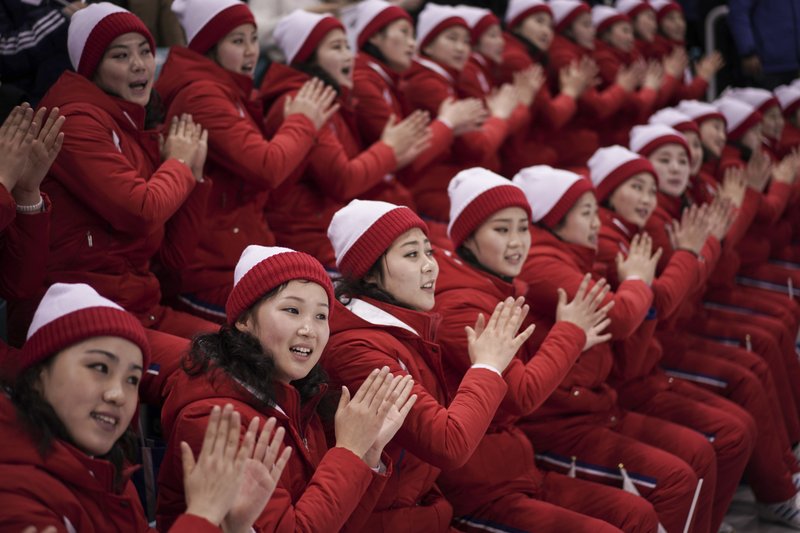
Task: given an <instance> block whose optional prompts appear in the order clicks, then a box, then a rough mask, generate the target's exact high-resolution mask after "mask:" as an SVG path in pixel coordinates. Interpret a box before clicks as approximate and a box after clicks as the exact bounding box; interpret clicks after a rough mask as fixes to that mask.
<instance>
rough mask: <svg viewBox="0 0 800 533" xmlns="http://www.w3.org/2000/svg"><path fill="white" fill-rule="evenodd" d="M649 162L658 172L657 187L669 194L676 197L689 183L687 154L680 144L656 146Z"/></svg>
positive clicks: (689, 167)
mask: <svg viewBox="0 0 800 533" xmlns="http://www.w3.org/2000/svg"><path fill="white" fill-rule="evenodd" d="M648 159H650V162H651V163H653V167H655V169H656V173H657V174H658V188H659V189H660V190H661V192H663V193H665V194H668V195H669V196H675V197H678V196H680V195H682V194H683V192H684V191H685V190H686V187H687V185H689V174H690V173H691V166H690V165H689V154H687V153H686V150H685V149H684V148H683V146H681V145H680V144H676V143H670V144H665V145H664V146H660V147H658V149H656V150H654V151H653V153H651V154H650V157H649V158H648Z"/></svg>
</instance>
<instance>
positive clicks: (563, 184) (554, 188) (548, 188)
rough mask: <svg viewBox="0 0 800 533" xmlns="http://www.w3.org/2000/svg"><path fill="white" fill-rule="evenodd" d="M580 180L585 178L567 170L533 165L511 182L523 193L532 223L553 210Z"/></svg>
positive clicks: (523, 170)
mask: <svg viewBox="0 0 800 533" xmlns="http://www.w3.org/2000/svg"><path fill="white" fill-rule="evenodd" d="M582 179H585V178H584V177H583V176H581V175H580V174H576V173H574V172H570V171H568V170H561V169H558V168H553V167H551V166H548V165H535V166H532V167H527V168H523V169H522V170H520V171H519V172H517V175H516V176H514V179H513V180H511V181H512V182H513V183H514V184H515V185H517V186H519V188H521V189H522V192H524V193H525V198H527V199H528V203H529V204H530V205H531V218H532V219H533V222H539V221H540V220H542V219H543V218H544V217H546V216H547V214H548V213H550V211H552V210H553V208H554V207H555V206H556V204H558V202H559V201H560V200H561V198H563V197H564V194H565V193H566V192H567V191H568V190H569V189H570V188H571V187H572V186H573V185H574V184H575V182H576V181H578V180H582Z"/></svg>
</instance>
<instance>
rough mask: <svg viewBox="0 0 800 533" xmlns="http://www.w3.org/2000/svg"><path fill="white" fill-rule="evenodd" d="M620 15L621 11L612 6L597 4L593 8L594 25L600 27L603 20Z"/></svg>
mask: <svg viewBox="0 0 800 533" xmlns="http://www.w3.org/2000/svg"><path fill="white" fill-rule="evenodd" d="M618 15H621V13H620V12H619V11H617V10H616V9H614V8H613V7H611V6H604V5H596V6H594V7H593V8H592V25H593V26H594V27H595V28H599V27H600V25H601V24H602V23H603V22H605V21H607V20H608V19H610V18H611V17H616V16H618Z"/></svg>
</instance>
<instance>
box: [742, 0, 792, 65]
mask: <svg viewBox="0 0 800 533" xmlns="http://www.w3.org/2000/svg"><path fill="white" fill-rule="evenodd" d="M728 7H729V8H730V13H729V14H728V25H729V26H730V29H731V33H732V34H733V39H734V41H736V47H737V48H738V50H739V54H740V55H741V56H747V55H751V54H754V53H755V54H758V57H759V58H760V59H761V64H762V66H763V68H764V72H767V73H778V72H789V71H792V70H795V71H796V70H800V0H729V1H728Z"/></svg>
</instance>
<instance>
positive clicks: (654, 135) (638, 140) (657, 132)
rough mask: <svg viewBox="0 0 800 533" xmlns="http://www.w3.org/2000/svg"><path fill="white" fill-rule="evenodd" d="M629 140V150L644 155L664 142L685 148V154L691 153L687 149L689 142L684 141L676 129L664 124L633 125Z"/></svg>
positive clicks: (646, 155) (653, 150)
mask: <svg viewBox="0 0 800 533" xmlns="http://www.w3.org/2000/svg"><path fill="white" fill-rule="evenodd" d="M630 136H631V141H630V143H629V148H630V149H631V151H633V152H636V153H637V154H639V155H642V156H644V157H650V154H652V153H653V152H655V151H656V150H658V149H659V148H661V147H662V146H664V145H665V144H677V145H680V146H681V147H683V149H684V150H686V154H687V155H691V152H690V151H689V143H688V142H686V137H684V136H683V134H682V133H681V132H679V131H678V130H676V129H674V128H671V127H669V126H667V125H666V124H645V125H643V126H634V127H633V128H631V134H630Z"/></svg>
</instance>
